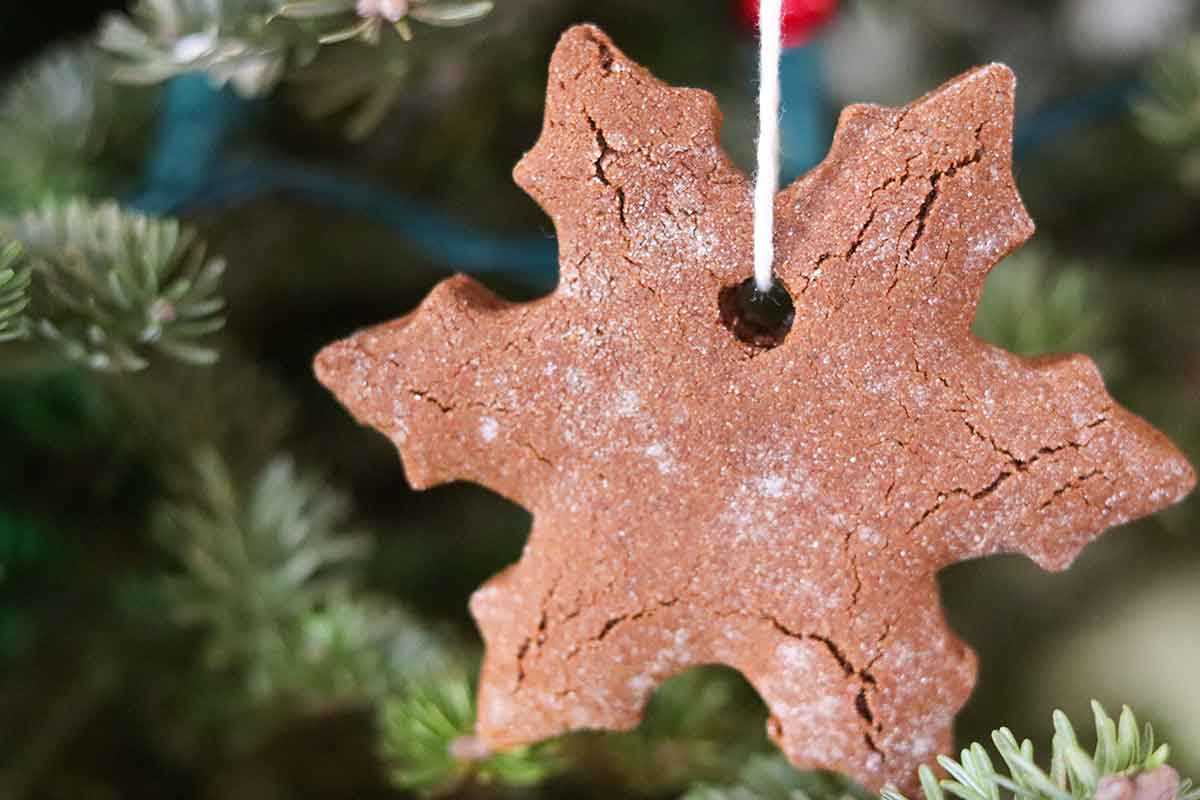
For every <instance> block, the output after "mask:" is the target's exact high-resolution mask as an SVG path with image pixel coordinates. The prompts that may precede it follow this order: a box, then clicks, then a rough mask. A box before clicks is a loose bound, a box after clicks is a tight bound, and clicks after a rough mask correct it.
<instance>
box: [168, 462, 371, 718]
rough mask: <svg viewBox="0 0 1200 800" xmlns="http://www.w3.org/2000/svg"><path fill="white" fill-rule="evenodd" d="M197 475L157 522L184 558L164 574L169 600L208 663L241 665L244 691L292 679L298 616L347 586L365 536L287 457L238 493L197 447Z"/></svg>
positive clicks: (271, 688)
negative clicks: (194, 629)
mask: <svg viewBox="0 0 1200 800" xmlns="http://www.w3.org/2000/svg"><path fill="white" fill-rule="evenodd" d="M195 480H196V484H195V499H194V500H193V501H192V502H190V503H188V504H184V505H172V506H167V507H165V508H163V509H162V510H161V511H160V513H159V515H158V517H157V520H156V524H155V533H156V535H157V538H158V540H159V542H160V544H161V545H162V546H163V547H164V548H165V549H166V551H167V552H168V553H170V554H171V555H173V556H174V558H175V560H176V561H177V562H178V564H179V565H180V566H181V567H182V572H181V573H180V574H178V575H176V576H174V577H172V578H171V579H169V580H168V581H167V584H166V589H165V592H164V598H165V601H166V605H167V608H168V610H169V611H170V613H171V616H172V617H173V618H174V619H176V620H177V621H178V622H180V623H181V624H184V625H194V626H199V627H201V628H203V629H204V631H205V634H206V661H207V663H208V665H209V666H210V667H211V668H213V669H231V668H232V669H235V670H237V671H241V672H244V673H245V674H246V676H247V686H248V687H249V690H250V693H251V694H254V695H258V696H261V697H267V696H270V695H272V694H274V693H276V692H278V691H280V690H281V689H282V688H284V687H290V686H291V685H292V684H294V682H295V681H294V672H293V670H294V669H295V668H296V664H295V662H294V659H295V657H296V655H297V654H298V653H300V652H301V651H303V650H304V649H305V648H304V646H303V642H304V639H305V637H304V636H303V634H304V630H303V626H304V622H305V619H306V618H307V617H308V615H310V614H313V613H315V612H316V611H317V610H318V609H320V608H321V605H322V603H323V602H325V600H326V599H327V598H329V597H330V596H331V594H332V593H334V592H336V591H339V590H344V589H345V588H346V586H347V581H348V568H349V566H350V565H351V564H352V563H353V562H354V561H356V560H358V559H361V558H362V557H363V556H364V555H365V552H366V548H367V541H366V539H365V538H364V537H362V536H361V535H358V534H353V533H350V532H348V531H346V530H345V528H344V526H345V521H346V516H347V513H348V510H349V509H348V505H347V503H346V501H345V499H344V498H343V497H342V496H341V495H339V494H336V493H334V492H332V491H331V490H329V489H328V488H327V487H325V486H324V485H323V484H322V483H320V482H319V481H318V480H317V479H315V478H312V477H308V476H301V475H298V474H297V473H296V470H295V467H294V466H293V464H292V462H291V461H289V460H287V459H278V460H276V461H274V462H272V463H271V464H269V465H268V466H267V467H266V469H264V470H263V472H262V474H261V475H260V476H259V477H258V479H257V480H256V481H255V482H254V485H253V487H252V488H251V489H250V491H249V493H248V494H246V495H245V496H243V495H242V493H241V492H239V491H238V489H237V487H236V486H235V485H234V481H233V478H232V476H231V475H230V474H229V473H228V471H227V470H226V468H225V466H224V464H223V463H222V462H221V460H220V458H219V457H218V456H217V455H216V454H215V453H214V452H212V451H203V452H201V453H200V454H199V455H198V456H197V457H196V463H195ZM308 638H311V635H310V637H308ZM311 650H312V647H311V646H310V647H309V651H310V652H311Z"/></svg>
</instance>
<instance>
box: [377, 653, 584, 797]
mask: <svg viewBox="0 0 1200 800" xmlns="http://www.w3.org/2000/svg"><path fill="white" fill-rule="evenodd" d="M379 727H380V737H381V754H382V756H383V758H384V760H385V761H386V762H387V764H388V765H389V774H390V776H391V779H392V782H393V783H394V784H395V785H396V786H397V787H398V788H401V789H405V790H408V791H415V792H418V793H419V794H421V795H423V796H435V795H443V794H447V793H449V792H452V791H454V790H455V789H457V788H458V787H460V786H462V785H463V784H464V783H466V782H467V781H468V780H473V781H474V782H476V783H480V784H500V785H503V786H513V787H520V786H532V785H534V784H537V783H540V782H542V781H544V780H545V779H546V778H548V777H549V776H551V775H553V774H555V773H557V772H559V771H560V770H562V769H563V768H565V766H566V762H565V761H564V760H563V758H562V757H561V755H560V753H561V750H560V745H559V744H558V743H556V742H548V743H545V744H540V745H536V746H533V747H521V748H516V749H514V750H508V751H505V752H503V753H490V752H488V751H487V750H485V749H484V748H482V747H481V745H480V744H479V743H478V742H477V740H475V738H474V730H475V706H474V695H473V691H472V687H471V682H470V681H469V680H468V679H467V677H466V675H465V674H464V673H462V672H461V671H450V672H442V673H440V674H429V675H428V676H426V677H425V678H424V679H418V680H415V681H413V682H412V683H411V684H410V685H409V686H407V687H406V688H405V690H403V691H402V692H400V693H398V694H396V695H395V696H393V697H392V698H390V699H388V701H387V702H385V703H384V705H383V707H382V709H381V711H380V714H379Z"/></svg>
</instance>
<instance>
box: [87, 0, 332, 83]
mask: <svg viewBox="0 0 1200 800" xmlns="http://www.w3.org/2000/svg"><path fill="white" fill-rule="evenodd" d="M277 6H278V3H277V2H275V0H138V3H137V4H136V5H135V6H134V8H133V10H132V12H130V13H129V14H128V15H126V14H113V15H111V16H109V17H108V18H107V19H106V20H105V22H104V24H103V26H102V27H101V30H100V37H99V45H100V47H101V48H102V49H104V50H106V51H107V52H109V53H111V54H112V55H113V56H114V57H115V58H116V59H118V64H117V66H116V68H115V69H114V71H113V77H114V78H115V79H117V80H119V81H127V82H131V83H141V84H148V83H158V82H161V81H164V80H167V79H168V78H171V77H174V76H176V75H181V74H184V73H187V72H206V73H208V75H209V76H210V77H211V79H212V80H213V82H214V83H215V84H216V85H218V86H223V85H225V84H227V83H228V84H230V85H232V86H233V88H234V89H235V90H237V91H238V92H239V93H240V94H242V95H245V96H248V97H254V96H257V95H262V94H265V93H266V92H268V91H270V90H271V89H272V88H273V87H274V86H275V84H276V83H278V81H279V79H280V78H282V77H283V74H284V72H285V70H286V68H287V65H288V62H289V59H293V58H300V59H304V58H311V55H312V52H313V47H312V45H311V43H309V42H308V41H307V37H303V36H300V35H299V34H300V31H298V30H296V29H295V28H294V27H289V26H282V25H270V24H268V23H269V22H270V20H271V17H272V15H273V14H274V12H275V11H276V10H277Z"/></svg>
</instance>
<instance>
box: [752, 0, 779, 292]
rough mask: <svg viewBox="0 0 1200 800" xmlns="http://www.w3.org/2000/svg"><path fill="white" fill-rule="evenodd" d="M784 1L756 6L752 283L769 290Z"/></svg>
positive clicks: (767, 1) (773, 0) (771, 0)
mask: <svg viewBox="0 0 1200 800" xmlns="http://www.w3.org/2000/svg"><path fill="white" fill-rule="evenodd" d="M782 17H783V0H760V1H759V4H758V32H759V55H758V73H759V74H758V81H759V82H758V172H757V174H756V176H755V181H754V284H755V286H757V287H758V291H760V292H764V293H765V292H767V291H770V289H771V283H772V282H773V280H774V278H773V276H772V269H771V267H772V265H773V264H774V262H775V242H774V235H775V190H776V189H777V188H778V186H779V51H780V46H781V40H782V38H783V31H782Z"/></svg>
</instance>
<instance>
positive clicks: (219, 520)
mask: <svg viewBox="0 0 1200 800" xmlns="http://www.w3.org/2000/svg"><path fill="white" fill-rule="evenodd" d="M491 5H492V4H490V3H480V2H470V1H469V0H425V1H424V2H420V0H411V2H405V1H404V0H364V2H361V3H360V2H356V1H355V0H293V1H292V2H286V1H285V0H224V2H221V1H220V0H143V2H140V3H137V4H130V5H128V6H126V5H125V4H123V3H120V2H116V0H108V1H106V2H94V3H91V4H89V3H77V4H50V3H45V4H31V3H19V4H18V3H7V4H4V6H3V8H2V9H0V42H2V44H3V47H0V59H2V61H0V63H2V65H3V66H2V74H0V341H2V342H3V343H0V443H2V444H0V798H3V800H21V799H24V798H102V799H106V798H151V797H154V798H162V797H171V798H234V799H236V800H240V799H241V798H254V799H255V800H268V799H270V798H293V797H294V798H310V797H311V798H318V797H320V798H342V797H345V798H391V797H404V796H408V795H410V794H412V793H423V794H430V793H434V794H438V793H442V794H445V793H450V794H454V795H456V796H461V797H498V796H510V795H513V796H525V797H571V798H614V797H650V798H658V797H662V798H666V797H679V796H681V795H683V794H685V793H687V792H691V793H692V794H691V795H689V796H691V797H701V796H703V797H726V798H739V799H740V800H753V799H754V798H763V800H770V799H771V798H780V800H788V799H790V798H794V797H799V796H811V797H814V798H821V797H834V796H841V795H842V794H843V793H845V792H848V791H854V790H853V788H852V787H847V786H846V785H845V784H844V783H842V782H840V781H838V780H837V779H835V778H833V777H831V776H812V775H808V776H797V775H795V774H794V773H791V772H790V770H789V769H788V768H787V767H786V765H784V764H783V763H782V762H781V761H780V760H779V759H778V758H776V757H775V756H773V751H772V749H771V748H770V746H769V745H768V744H767V743H766V740H765V737H764V736H763V724H764V720H765V710H764V709H763V707H762V705H761V703H760V702H759V700H758V699H757V698H756V697H755V696H754V693H753V692H752V691H751V690H750V689H749V687H748V686H747V685H746V684H744V682H742V681H741V679H740V678H739V677H737V676H736V675H734V674H732V673H731V672H728V671H725V670H719V669H703V670H696V671H693V672H689V673H687V674H685V675H683V676H680V677H679V678H677V679H675V680H674V681H672V682H671V683H669V684H668V685H667V686H665V687H664V688H663V689H662V690H660V692H659V693H658V695H656V697H655V699H654V701H653V703H652V707H651V711H650V714H649V717H648V720H647V722H646V723H645V724H644V725H643V726H642V728H640V729H639V730H638V731H636V732H633V733H628V734H620V735H592V734H589V735H580V736H572V737H568V738H567V739H565V740H563V741H561V742H556V743H550V744H549V745H546V746H543V747H537V748H532V749H527V750H524V751H520V752H517V753H512V754H505V755H502V756H493V757H490V758H475V757H473V756H472V754H471V753H470V752H465V751H464V748H463V742H462V741H461V740H460V737H461V736H462V735H464V734H465V733H467V732H468V731H469V730H470V726H471V715H472V709H471V704H472V698H471V691H470V690H471V682H472V676H473V672H474V670H475V668H476V665H477V660H478V657H479V643H478V639H477V636H476V633H475V629H474V626H473V624H472V623H471V620H470V618H469V617H468V615H467V612H466V600H467V597H468V595H469V594H470V592H471V591H472V590H473V589H474V588H475V587H476V586H477V585H478V584H480V583H481V582H482V581H484V580H485V579H486V578H488V577H489V576H491V575H492V574H494V573H495V572H497V571H499V570H500V569H502V568H503V567H504V566H505V565H507V564H509V563H511V562H513V561H514V560H515V559H516V558H517V556H518V554H519V552H520V549H521V547H522V544H523V541H524V537H525V534H526V532H527V529H528V526H529V517H528V515H527V514H526V513H525V512H524V511H523V510H521V509H520V508H517V507H515V506H513V505H511V504H509V503H507V502H505V501H504V500H502V499H500V498H498V497H496V496H495V495H493V494H491V493H489V492H487V491H485V490H483V489H480V488H478V487H474V486H469V485H452V486H447V487H443V488H439V489H435V490H432V491H428V492H423V493H414V492H412V491H411V490H410V489H409V488H408V486H407V484H406V482H405V479H404V474H403V470H402V467H401V465H400V463H399V460H398V458H397V457H396V454H395V451H394V450H393V448H392V446H391V445H390V444H389V443H388V442H387V440H386V439H384V438H383V437H382V436H379V435H378V434H375V433H373V432H371V431H368V430H365V429H361V428H359V427H357V426H356V425H355V424H354V422H353V421H352V420H351V419H350V417H349V416H348V415H347V414H346V413H345V412H344V411H343V409H341V408H340V407H339V406H338V405H336V403H335V402H334V400H333V398H332V397H331V396H330V395H328V394H327V393H326V392H325V391H324V390H323V389H321V388H320V387H319V386H318V385H317V383H316V382H315V380H314V379H313V377H312V374H311V370H310V362H311V359H312V357H313V355H314V353H315V352H316V351H317V350H318V349H319V348H320V347H321V346H322V345H323V344H325V343H327V342H329V341H331V340H333V339H335V338H339V337H342V336H344V335H346V334H348V333H349V332H351V331H353V330H355V329H357V328H359V327H362V326H365V325H368V324H371V323H375V322H379V321H382V320H386V319H391V318H394V317H397V316H399V315H401V314H403V313H405V312H407V311H408V310H410V309H411V308H413V307H414V306H415V305H416V304H417V302H418V301H419V300H420V299H421V298H422V297H423V296H424V295H425V293H426V292H427V291H428V290H429V289H430V287H431V286H432V285H433V284H434V283H436V282H437V281H438V280H440V279H441V278H443V277H445V276H446V275H448V274H450V273H453V272H457V271H462V272H468V273H471V274H474V275H476V276H478V277H479V278H480V279H481V280H483V281H484V282H486V283H487V284H489V285H490V286H492V287H493V288H494V289H495V290H497V291H498V292H500V293H501V294H503V295H505V296H507V297H510V298H515V299H522V298H532V297H536V296H538V295H540V294H542V293H545V292H546V291H548V290H549V289H550V288H552V287H553V285H554V281H555V274H556V266H555V249H554V241H553V230H552V228H551V226H550V223H549V221H548V220H547V219H546V218H545V217H544V215H543V214H542V213H541V212H540V210H539V209H538V208H537V207H536V206H535V205H534V203H533V202H532V201H531V200H530V199H529V198H528V197H526V196H525V195H524V194H523V193H522V192H521V191H520V190H519V189H517V187H516V186H515V185H514V184H513V183H512V181H511V178H510V172H511V169H512V166H513V164H515V163H516V161H517V159H518V158H519V157H520V156H521V155H522V153H523V152H524V151H525V149H527V148H528V147H530V146H531V144H532V143H533V142H534V140H535V139H536V137H537V134H538V131H539V129H540V124H541V115H542V106H543V99H544V90H545V81H546V68H547V62H548V58H549V55H550V52H551V50H552V48H553V46H554V43H555V41H556V38H557V36H558V35H559V33H561V32H562V30H563V29H564V28H565V27H567V26H568V25H570V24H571V23H574V22H579V21H591V22H595V23H598V24H600V25H601V26H602V27H603V28H605V29H606V30H607V31H608V33H609V34H610V35H612V36H613V38H614V40H615V41H616V42H617V43H618V44H619V45H620V46H621V48H622V49H624V50H625V51H626V52H627V53H629V54H630V55H631V56H632V57H633V58H635V59H636V60H638V61H639V62H641V63H642V64H645V65H646V66H648V67H649V68H651V69H652V70H653V71H654V72H655V73H656V74H657V75H658V76H659V77H661V78H662V79H664V80H666V81H668V82H671V83H675V84H682V85H690V86H698V87H702V88H706V89H709V90H711V91H713V92H714V93H715V94H716V95H717V97H718V99H719V101H720V103H721V106H722V109H723V110H724V112H725V115H726V118H725V127H724V134H723V136H724V141H725V144H726V147H727V149H728V150H729V151H730V153H731V154H732V156H733V157H734V159H735V160H736V161H737V162H738V163H739V164H741V165H742V166H743V167H746V168H748V167H749V164H750V162H751V159H752V152H753V137H754V130H755V125H756V120H755V117H754V106H753V102H754V90H755V80H756V79H755V68H756V67H755V55H756V52H755V47H756V44H755V40H754V37H753V33H752V31H751V30H749V29H748V28H747V26H746V24H745V23H744V19H745V16H746V8H745V6H746V5H747V4H746V3H742V2H735V1H732V0H703V1H701V0H695V1H694V2H693V1H689V2H683V0H662V2H654V3H649V2H644V1H643V0H592V1H591V2H582V0H496V2H495V5H494V8H493V7H491ZM796 9H797V12H796V14H795V16H794V17H793V18H792V19H791V20H790V22H789V34H790V42H789V43H790V44H791V45H792V46H791V47H790V48H789V49H788V51H787V53H786V55H785V57H784V64H783V93H784V117H783V126H784V130H783V141H784V151H783V163H784V172H785V173H786V175H785V177H787V178H789V179H790V178H792V177H795V176H796V175H799V174H802V173H803V172H804V171H805V170H806V169H808V168H809V167H811V166H813V165H814V164H815V163H816V162H817V161H819V160H820V158H821V157H822V155H823V153H824V151H825V149H826V148H827V146H828V143H829V139H830V137H831V134H832V129H833V123H834V121H835V119H836V115H837V112H838V110H839V109H840V108H841V107H842V106H843V105H845V104H847V103H850V102H857V101H872V102H879V103H885V104H891V105H899V104H903V103H906V102H908V101H909V100H911V99H913V98H915V97H917V96H919V95H921V94H923V93H924V92H925V91H927V90H928V89H930V88H932V87H934V86H936V85H938V84H940V83H942V82H943V81H945V80H946V79H948V78H950V77H952V76H953V75H955V74H957V73H959V72H960V71H962V70H964V69H967V68H968V67H970V66H973V65H975V64H979V63H984V62H989V61H1003V62H1006V63H1008V64H1009V65H1010V66H1012V67H1013V68H1014V70H1015V71H1016V73H1017V75H1018V79H1019V88H1018V94H1017V101H1018V119H1017V126H1016V143H1015V148H1016V159H1017V160H1016V173H1017V181H1018V185H1019V187H1020V189H1021V192H1022V195H1023V197H1024V199H1025V202H1026V204H1027V206H1028V207H1029V210H1030V213H1031V214H1032V216H1033V218H1034V219H1035V221H1036V222H1037V224H1038V233H1037V235H1036V237H1035V239H1034V240H1033V242H1031V243H1030V244H1029V245H1027V246H1026V247H1025V248H1024V249H1023V250H1022V251H1021V252H1020V253H1018V254H1016V255H1014V256H1012V257H1010V258H1009V259H1007V260H1006V261H1004V262H1003V263H1002V264H1001V265H1000V266H999V267H998V268H997V269H996V270H995V271H994V272H993V274H992V277H991V278H990V279H989V282H988V285H987V289H986V292H985V295H984V300H983V306H982V308H981V309H980V313H979V317H978V320H977V323H976V333H977V334H979V335H980V336H982V337H984V338H987V339H989V340H991V341H994V342H997V343H999V344H1002V345H1004V346H1006V347H1008V348H1010V349H1013V350H1015V351H1018V352H1021V353H1025V354H1034V353H1042V352H1050V351H1062V350H1076V351H1082V352H1085V353H1087V354H1089V355H1091V356H1092V357H1094V358H1095V359H1096V360H1097V362H1098V363H1099V364H1100V366H1101V369H1102V371H1103V372H1104V374H1105V377H1106V380H1107V381H1108V385H1109V388H1110V389H1111V391H1112V393H1113V394H1114V396H1115V397H1116V398H1117V399H1118V400H1119V401H1120V402H1121V403H1123V404H1125V405H1127V406H1128V407H1130V408H1131V409H1133V410H1134V411H1136V412H1138V413H1140V414H1142V415H1143V416H1145V417H1147V418H1148V419H1150V420H1152V421H1153V422H1154V424H1155V425H1156V426H1157V427H1159V428H1160V429H1161V430H1163V431H1164V432H1166V433H1167V434H1168V435H1169V436H1171V437H1172V438H1173V439H1174V440H1175V441H1176V442H1177V443H1179V444H1180V446H1181V447H1182V448H1183V450H1184V451H1185V452H1186V453H1188V454H1189V455H1190V456H1191V458H1192V461H1193V463H1198V462H1200V256H1198V255H1197V253H1198V250H1200V224H1198V223H1200V213H1198V212H1200V26H1198V23H1200V8H1198V7H1197V4H1196V3H1195V2H1188V0H842V2H836V0H823V1H821V2H812V1H810V2H804V3H797V4H796ZM1197 534H1200V500H1197V499H1195V498H1193V499H1191V500H1189V501H1187V502H1185V503H1183V504H1181V505H1180V506H1177V507H1175V508H1172V509H1170V510H1169V511H1167V512H1164V513H1162V514H1159V515H1157V516H1155V517H1154V518H1152V519H1148V520H1144V521H1141V522H1139V523H1137V524H1133V525H1129V526H1125V527H1123V528H1121V529H1119V530H1115V531H1112V532H1110V533H1108V534H1107V535H1105V536H1104V537H1103V538H1101V539H1100V540H1099V541H1098V542H1097V543H1096V544H1094V545H1092V546H1091V547H1090V548H1089V549H1087V550H1086V551H1085V553H1084V554H1083V556H1082V557H1081V559H1080V560H1079V562H1078V563H1077V564H1076V565H1075V566H1074V567H1073V568H1072V569H1071V570H1069V571H1068V572H1066V573H1063V574H1058V575H1049V574H1045V573H1042V572H1041V571H1039V570H1038V569H1037V568H1036V567H1035V566H1033V564H1032V563H1030V562H1028V561H1026V560H1024V559H1021V558H1017V557H1011V558H1010V557H1004V558H992V559H987V560H984V561H979V562H974V563H968V564H962V565H958V566H955V567H953V568H952V569H950V570H948V571H947V572H946V573H945V574H944V575H943V581H942V587H943V596H944V601H945V603H946V606H947V609H948V615H949V617H950V620H951V622H952V624H953V626H954V628H955V629H956V630H957V631H958V632H959V633H960V635H961V636H962V637H963V638H964V639H965V640H966V641H967V642H968V643H970V644H971V645H972V646H973V647H974V648H975V649H976V650H977V651H978V653H979V655H980V661H981V673H980V681H979V685H978V687H977V689H976V691H975V694H974V696H973V698H972V700H971V701H970V704H969V705H968V706H967V708H966V709H965V711H964V712H963V714H962V715H961V717H960V720H959V728H958V731H959V735H960V738H961V739H962V740H963V742H968V741H971V740H984V741H986V737H987V736H988V734H989V732H990V731H991V730H992V729H993V728H996V727H999V726H1000V725H1007V726H1009V727H1010V728H1012V729H1013V730H1014V731H1015V732H1016V733H1017V735H1018V736H1029V737H1031V738H1032V739H1033V740H1034V741H1035V742H1037V743H1039V747H1040V748H1044V743H1046V742H1047V741H1048V739H1049V735H1050V733H1051V727H1050V712H1051V710H1052V709H1054V708H1062V709H1064V710H1065V711H1067V712H1068V713H1069V714H1070V715H1071V716H1072V718H1074V719H1076V720H1077V721H1078V722H1079V723H1080V726H1081V727H1086V725H1087V724H1088V723H1089V720H1090V718H1091V711H1090V709H1089V708H1088V701H1089V700H1090V699H1091V698H1096V699H1098V700H1100V701H1101V702H1103V703H1104V704H1105V706H1106V707H1107V708H1108V709H1109V711H1110V712H1114V713H1115V712H1116V711H1118V710H1119V709H1120V707H1121V705H1122V704H1128V705H1130V706H1132V707H1133V708H1134V709H1135V711H1136V712H1137V713H1138V716H1139V718H1142V719H1145V720H1149V721H1152V722H1153V723H1154V724H1155V727H1156V730H1158V732H1159V734H1160V736H1161V737H1162V738H1164V739H1166V740H1167V741H1169V742H1170V743H1171V745H1172V752H1173V756H1172V760H1171V761H1172V763H1173V764H1174V765H1175V766H1176V767H1177V768H1179V769H1180V771H1181V772H1183V773H1184V774H1189V773H1190V774H1193V775H1200V677H1198V676H1200V669H1198V667H1197V665H1198V664H1200V536H1198V535H1197ZM468 749H469V748H468ZM704 786H707V787H709V788H707V789H706V788H703V787H704ZM716 787H725V788H716ZM798 791H803V792H805V795H798V794H794V792H798ZM739 792H740V793H739Z"/></svg>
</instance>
